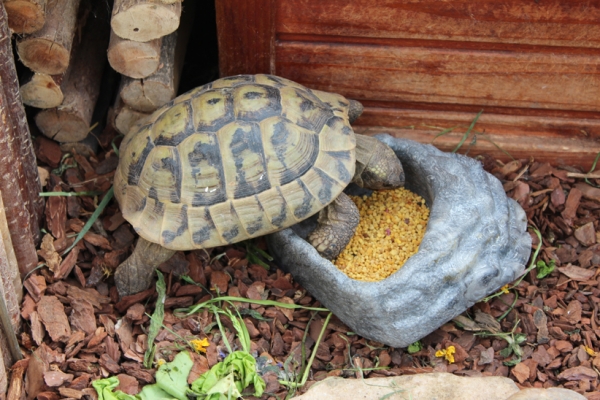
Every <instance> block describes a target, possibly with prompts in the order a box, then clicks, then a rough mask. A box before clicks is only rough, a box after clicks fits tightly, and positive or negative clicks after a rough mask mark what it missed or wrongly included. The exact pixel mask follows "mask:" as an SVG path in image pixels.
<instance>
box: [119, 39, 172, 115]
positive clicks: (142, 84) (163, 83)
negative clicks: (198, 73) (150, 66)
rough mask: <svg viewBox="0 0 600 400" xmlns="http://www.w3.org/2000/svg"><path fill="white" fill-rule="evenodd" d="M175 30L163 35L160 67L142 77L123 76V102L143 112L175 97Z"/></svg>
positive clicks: (149, 110)
mask: <svg viewBox="0 0 600 400" xmlns="http://www.w3.org/2000/svg"><path fill="white" fill-rule="evenodd" d="M176 41H177V32H173V33H171V34H170V35H168V36H165V37H164V38H163V40H162V46H161V51H160V62H159V65H160V68H158V70H157V71H156V72H155V73H154V74H152V75H150V76H148V77H146V78H143V79H132V78H128V77H123V79H122V84H121V85H122V88H121V90H120V93H121V99H122V100H123V102H124V103H125V104H126V105H128V106H129V107H131V108H132V109H134V110H135V111H140V112H144V113H148V112H152V111H154V110H156V109H157V108H159V107H160V106H162V105H164V104H166V103H168V102H169V101H170V100H171V99H173V98H174V97H175V94H176V92H177V86H178V85H179V75H180V73H181V68H180V65H177V66H176V65H175V49H176V46H175V45H176Z"/></svg>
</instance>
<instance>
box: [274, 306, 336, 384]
mask: <svg viewBox="0 0 600 400" xmlns="http://www.w3.org/2000/svg"><path fill="white" fill-rule="evenodd" d="M332 315H333V313H332V312H330V313H329V314H327V318H325V322H324V323H323V327H322V328H321V332H320V333H319V337H318V338H317V341H316V342H315V346H314V347H313V351H312V353H311V355H310V359H309V360H308V364H307V365H306V369H305V370H304V374H303V375H302V380H301V381H300V383H297V382H289V381H279V383H280V384H282V385H285V386H288V387H294V388H299V387H302V386H304V384H305V383H306V381H307V380H308V375H309V373H310V367H312V364H313V361H314V359H315V356H316V355H317V350H318V348H319V344H321V340H322V339H323V335H324V334H325V330H326V329H327V325H328V324H329V320H330V319H331V316H332Z"/></svg>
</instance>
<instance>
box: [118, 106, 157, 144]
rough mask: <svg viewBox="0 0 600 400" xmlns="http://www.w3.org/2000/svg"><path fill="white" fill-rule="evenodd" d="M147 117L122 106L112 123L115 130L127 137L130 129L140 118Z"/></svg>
mask: <svg viewBox="0 0 600 400" xmlns="http://www.w3.org/2000/svg"><path fill="white" fill-rule="evenodd" d="M148 115H149V114H146V113H142V112H139V111H135V110H133V109H131V108H129V107H128V106H126V105H123V106H122V107H120V109H119V110H117V112H116V115H115V122H114V125H115V129H116V130H117V131H118V132H119V133H121V134H122V135H125V136H127V134H128V133H129V131H130V130H131V128H133V127H134V126H135V124H136V123H138V122H139V121H141V120H142V118H146V117H147V116H148Z"/></svg>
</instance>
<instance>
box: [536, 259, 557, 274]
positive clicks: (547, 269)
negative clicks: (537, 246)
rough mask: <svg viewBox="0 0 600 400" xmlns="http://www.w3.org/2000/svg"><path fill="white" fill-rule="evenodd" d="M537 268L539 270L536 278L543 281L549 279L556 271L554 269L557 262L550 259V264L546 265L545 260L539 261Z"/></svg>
mask: <svg viewBox="0 0 600 400" xmlns="http://www.w3.org/2000/svg"><path fill="white" fill-rule="evenodd" d="M535 267H536V269H537V275H536V278H538V279H542V278H545V277H547V276H548V275H550V274H551V273H552V271H554V268H555V267H556V261H554V259H550V261H549V262H548V264H546V263H545V262H544V261H543V260H539V261H538V262H537V263H536V265H535Z"/></svg>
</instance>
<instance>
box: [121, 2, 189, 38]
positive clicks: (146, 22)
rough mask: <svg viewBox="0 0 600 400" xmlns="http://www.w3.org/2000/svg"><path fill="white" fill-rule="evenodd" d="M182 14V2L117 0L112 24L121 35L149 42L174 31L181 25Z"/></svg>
mask: <svg viewBox="0 0 600 400" xmlns="http://www.w3.org/2000/svg"><path fill="white" fill-rule="evenodd" d="M180 16H181V3H180V2H175V3H172V4H165V3H164V2H162V1H159V0H116V1H115V4H114V6H113V12H112V19H111V26H112V29H113V30H114V31H115V33H116V34H117V35H118V36H119V37H122V38H124V39H129V40H135V41H137V42H147V41H149V40H152V39H157V38H160V37H163V36H166V35H168V34H170V33H172V32H174V31H175V30H176V29H177V27H178V26H179V17H180Z"/></svg>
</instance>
